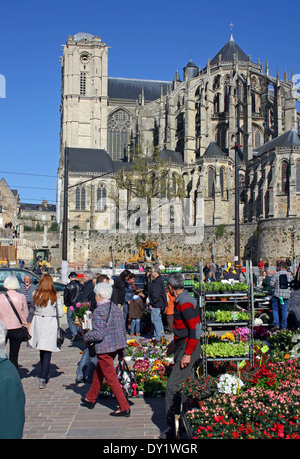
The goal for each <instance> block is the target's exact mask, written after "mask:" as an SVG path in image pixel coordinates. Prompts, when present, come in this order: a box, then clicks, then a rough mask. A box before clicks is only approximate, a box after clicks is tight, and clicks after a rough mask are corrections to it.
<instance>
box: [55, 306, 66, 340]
mask: <svg viewBox="0 0 300 459" xmlns="http://www.w3.org/2000/svg"><path fill="white" fill-rule="evenodd" d="M55 309H56V318H57V347H58V348H59V349H60V348H61V346H62V345H63V343H64V340H65V337H66V332H65V330H64V329H63V328H62V327H61V326H60V323H59V317H58V309H57V302H56V303H55Z"/></svg>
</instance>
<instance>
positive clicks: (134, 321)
mask: <svg viewBox="0 0 300 459" xmlns="http://www.w3.org/2000/svg"><path fill="white" fill-rule="evenodd" d="M140 322H141V319H131V324H130V334H131V335H133V334H134V328H135V334H136V335H137V334H139V333H140Z"/></svg>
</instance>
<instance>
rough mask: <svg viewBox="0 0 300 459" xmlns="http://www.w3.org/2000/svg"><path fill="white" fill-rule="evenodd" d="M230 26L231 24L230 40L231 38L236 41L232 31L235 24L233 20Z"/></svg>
mask: <svg viewBox="0 0 300 459" xmlns="http://www.w3.org/2000/svg"><path fill="white" fill-rule="evenodd" d="M229 26H230V40H231V41H234V39H233V33H232V30H233V27H234V24H232V22H231V23H230V24H229Z"/></svg>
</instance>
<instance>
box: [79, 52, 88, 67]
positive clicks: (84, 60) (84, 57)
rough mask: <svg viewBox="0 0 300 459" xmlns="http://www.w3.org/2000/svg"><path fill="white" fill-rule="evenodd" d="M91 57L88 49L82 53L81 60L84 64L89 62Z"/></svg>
mask: <svg viewBox="0 0 300 459" xmlns="http://www.w3.org/2000/svg"><path fill="white" fill-rule="evenodd" d="M89 58H90V56H89V53H88V52H86V51H84V52H83V53H81V54H80V60H81V62H82V63H83V64H87V63H88V61H89Z"/></svg>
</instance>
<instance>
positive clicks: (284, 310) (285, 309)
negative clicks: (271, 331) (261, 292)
mask: <svg viewBox="0 0 300 459" xmlns="http://www.w3.org/2000/svg"><path fill="white" fill-rule="evenodd" d="M279 308H281V328H282V330H286V329H287V317H288V313H289V299H288V298H283V304H280V301H279V298H277V296H273V298H272V312H273V324H274V327H279V326H280V322H279Z"/></svg>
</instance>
